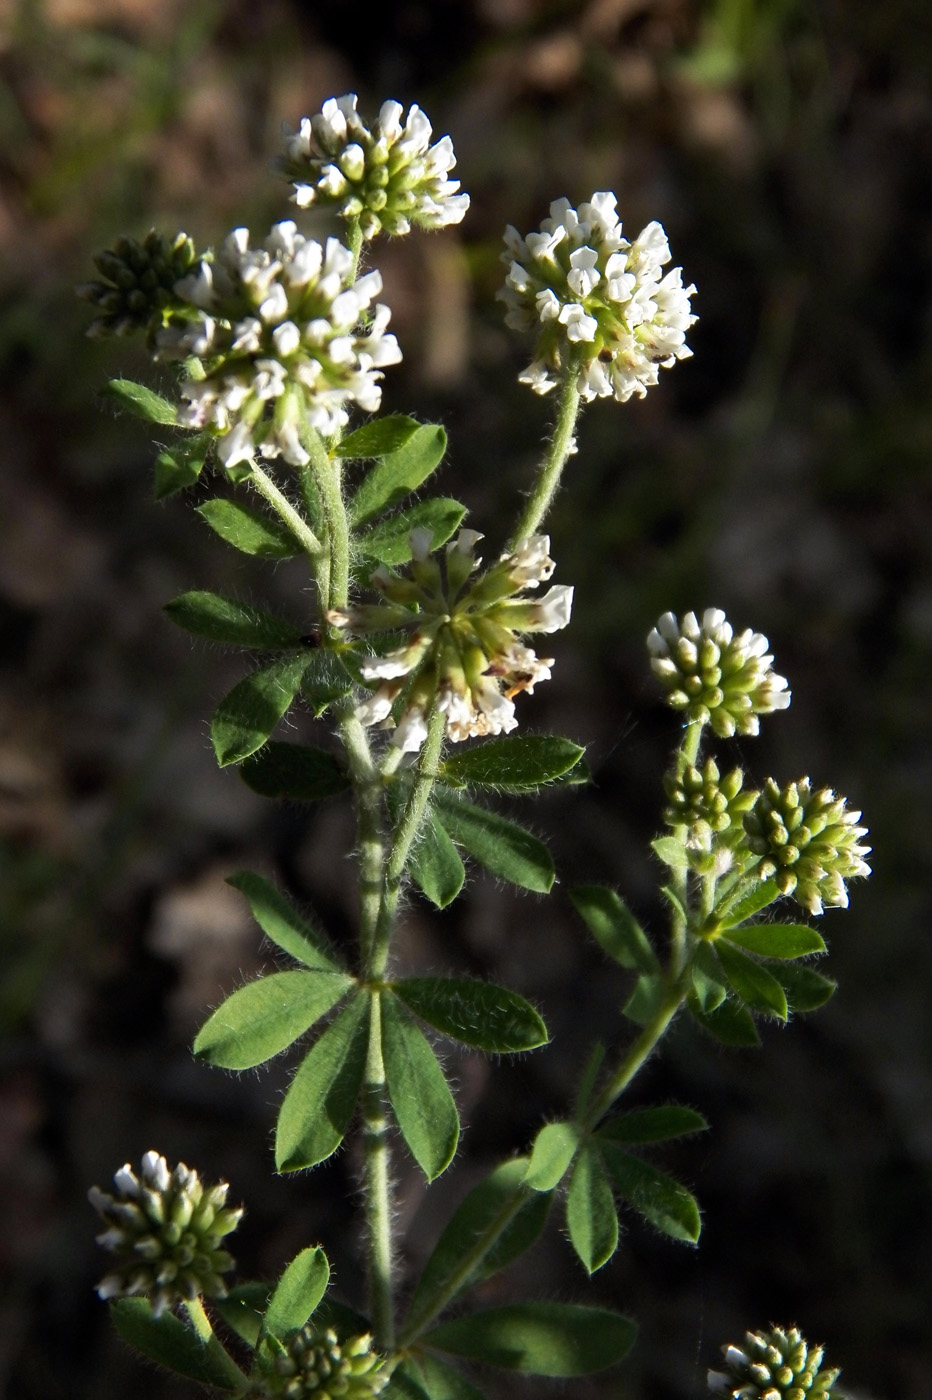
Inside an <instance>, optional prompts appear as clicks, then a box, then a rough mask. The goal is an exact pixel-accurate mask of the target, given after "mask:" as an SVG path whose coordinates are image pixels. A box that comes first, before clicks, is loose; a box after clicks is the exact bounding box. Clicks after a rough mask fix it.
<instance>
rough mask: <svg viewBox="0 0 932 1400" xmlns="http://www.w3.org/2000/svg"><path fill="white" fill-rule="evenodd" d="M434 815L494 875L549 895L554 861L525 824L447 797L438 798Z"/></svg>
mask: <svg viewBox="0 0 932 1400" xmlns="http://www.w3.org/2000/svg"><path fill="white" fill-rule="evenodd" d="M437 817H438V820H439V821H440V823H441V825H442V826H443V827H444V828H445V830H446V831H447V832H448V833H449V835H450V836H452V837H453V840H454V841H456V842H458V843H459V845H461V846H463V847H464V848H465V849H466V850H467V851H468V852H469V854H470V855H471V856H472V857H473V859H474V860H477V861H478V862H479V864H480V865H484V866H485V868H486V870H490V871H491V872H492V874H493V875H498V876H499V877H500V878H501V879H503V880H509V881H510V882H511V883H512V884H513V885H518V886H520V888H521V889H525V890H533V891H534V893H535V894H549V892H550V890H551V889H552V887H553V882H554V879H555V878H556V874H555V871H554V868H553V860H552V858H551V855H550V852H549V851H548V850H547V847H546V846H545V845H544V843H543V842H542V841H538V839H537V837H536V836H532V835H531V833H530V832H529V831H525V829H524V827H522V826H518V825H517V823H516V822H512V821H508V820H507V819H506V818H505V817H500V816H498V815H497V814H496V813H495V812H487V811H486V810H485V809H484V808H483V807H476V806H474V805H473V804H472V803H471V802H464V801H462V800H459V799H455V798H451V797H449V796H443V797H441V799H440V800H439V801H438V804H437Z"/></svg>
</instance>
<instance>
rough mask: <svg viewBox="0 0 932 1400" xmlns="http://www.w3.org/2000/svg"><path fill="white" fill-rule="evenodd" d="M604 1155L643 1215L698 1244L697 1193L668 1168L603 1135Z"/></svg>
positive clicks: (628, 1198)
mask: <svg viewBox="0 0 932 1400" xmlns="http://www.w3.org/2000/svg"><path fill="white" fill-rule="evenodd" d="M600 1142H601V1147H602V1155H603V1157H604V1160H605V1165H606V1166H607V1168H608V1170H609V1173H610V1175H611V1178H612V1181H613V1182H614V1184H615V1189H616V1190H617V1191H618V1194H619V1195H620V1196H621V1197H622V1198H623V1199H624V1200H626V1201H627V1202H628V1204H629V1205H630V1206H632V1207H633V1208H634V1209H635V1210H636V1211H637V1212H638V1214H639V1215H643V1216H644V1219H645V1220H647V1221H649V1222H650V1224H651V1225H653V1226H654V1227H655V1228H656V1229H658V1230H660V1231H662V1233H663V1234H665V1235H669V1236H670V1237H671V1238H672V1239H675V1240H682V1241H683V1243H684V1244H695V1243H696V1241H697V1240H698V1239H699V1234H700V1231H701V1229H702V1222H701V1221H700V1219H699V1207H698V1206H697V1204H696V1201H695V1197H694V1196H693V1195H692V1194H691V1193H690V1192H689V1191H687V1190H686V1187H685V1186H681V1185H680V1183H679V1182H678V1181H674V1180H673V1178H672V1176H667V1174H666V1172H662V1171H658V1169H657V1168H656V1167H653V1166H651V1164H650V1163H649V1162H644V1161H642V1160H641V1158H640V1157H634V1156H632V1155H631V1153H630V1152H624V1151H622V1150H621V1148H619V1147H616V1146H615V1144H614V1143H612V1142H608V1141H606V1140H605V1139H604V1138H603V1139H600Z"/></svg>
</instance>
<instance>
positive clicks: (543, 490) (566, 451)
mask: <svg viewBox="0 0 932 1400" xmlns="http://www.w3.org/2000/svg"><path fill="white" fill-rule="evenodd" d="M577 380H578V369H577V366H576V363H575V360H574V361H573V362H572V363H571V364H570V365H568V366H567V370H566V376H565V378H564V380H563V387H562V389H561V391H560V403H559V407H558V408H557V421H556V424H555V425H554V429H553V437H552V438H551V439H550V444H549V446H548V448H547V454H546V456H545V457H544V461H543V464H542V466H541V470H540V475H539V476H538V478H537V481H536V482H535V483H534V489H533V490H532V492H531V494H530V496H529V497H528V499H527V502H526V503H525V507H524V510H523V512H522V514H521V518H520V520H519V521H518V524H517V526H516V528H515V532H514V536H513V538H512V545H514V544H516V543H517V542H518V540H526V539H527V538H528V537H529V536H530V535H535V534H536V533H537V531H538V529H539V528H540V524H541V521H542V520H543V518H544V516H545V515H546V514H547V511H548V510H549V509H550V505H551V502H552V501H553V498H554V496H555V495H556V493H557V487H558V486H559V485H560V477H561V475H562V473H563V468H564V466H565V465H566V459H567V457H569V455H570V451H571V449H572V446H573V429H574V428H575V427H576V419H577V418H578V417H579V388H578V384H577Z"/></svg>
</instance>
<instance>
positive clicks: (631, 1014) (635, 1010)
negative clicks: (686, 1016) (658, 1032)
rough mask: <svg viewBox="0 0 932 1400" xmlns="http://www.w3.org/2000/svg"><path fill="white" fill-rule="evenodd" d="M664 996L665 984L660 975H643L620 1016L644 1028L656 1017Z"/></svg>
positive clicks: (665, 993)
mask: <svg viewBox="0 0 932 1400" xmlns="http://www.w3.org/2000/svg"><path fill="white" fill-rule="evenodd" d="M666 996H667V984H666V982H665V981H664V979H663V978H662V977H661V976H660V974H659V973H658V974H657V975H656V976H654V977H649V976H647V974H646V973H645V975H644V976H643V977H639V978H638V980H637V981H636V982H635V984H634V991H633V992H632V993H631V995H630V996H629V998H628V1000H627V1001H626V1002H625V1004H624V1006H623V1007H622V1008H621V1010H622V1015H624V1016H627V1018H628V1020H629V1021H633V1022H634V1024H635V1025H636V1026H646V1025H647V1023H648V1021H652V1020H653V1019H654V1017H655V1016H656V1015H657V1012H658V1011H659V1010H660V1008H661V1006H662V1005H663V1003H664V999H665V998H666Z"/></svg>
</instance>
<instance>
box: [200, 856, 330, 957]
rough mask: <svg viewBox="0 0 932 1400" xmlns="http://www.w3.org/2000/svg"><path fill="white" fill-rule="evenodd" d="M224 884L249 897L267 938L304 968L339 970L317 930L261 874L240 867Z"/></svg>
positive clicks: (253, 913)
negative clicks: (302, 964)
mask: <svg viewBox="0 0 932 1400" xmlns="http://www.w3.org/2000/svg"><path fill="white" fill-rule="evenodd" d="M227 884H228V885H232V886H233V888H234V889H235V890H239V891H240V893H241V894H244V895H245V896H246V898H247V899H248V900H249V907H250V909H251V910H252V916H253V918H254V919H255V921H256V923H257V924H258V925H259V927H260V928H261V930H262V932H263V933H264V934H265V936H266V937H267V938H270V939H271V941H272V942H273V943H274V944H276V945H277V946H278V947H279V948H281V950H282V952H283V953H288V954H289V956H290V957H292V958H294V959H295V960H296V961H297V962H301V963H304V965H305V967H313V968H319V969H320V970H321V971H323V972H340V971H341V968H340V965H339V963H338V962H337V961H336V959H335V958H334V956H333V953H332V952H331V950H330V948H329V947H328V944H327V940H326V938H325V937H324V935H323V934H322V933H321V932H320V930H319V929H316V928H314V927H313V925H311V924H310V923H308V921H307V919H305V918H302V916H301V915H300V914H299V913H298V911H297V909H295V907H294V905H293V904H291V903H290V901H289V900H287V899H286V898H285V896H284V895H283V894H282V892H281V890H278V889H276V888H275V886H274V885H273V884H272V882H271V881H270V880H266V879H265V877H264V876H263V875H256V874H255V873H254V872H253V871H251V870H240V871H238V872H237V874H235V875H230V876H228V877H227Z"/></svg>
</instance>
